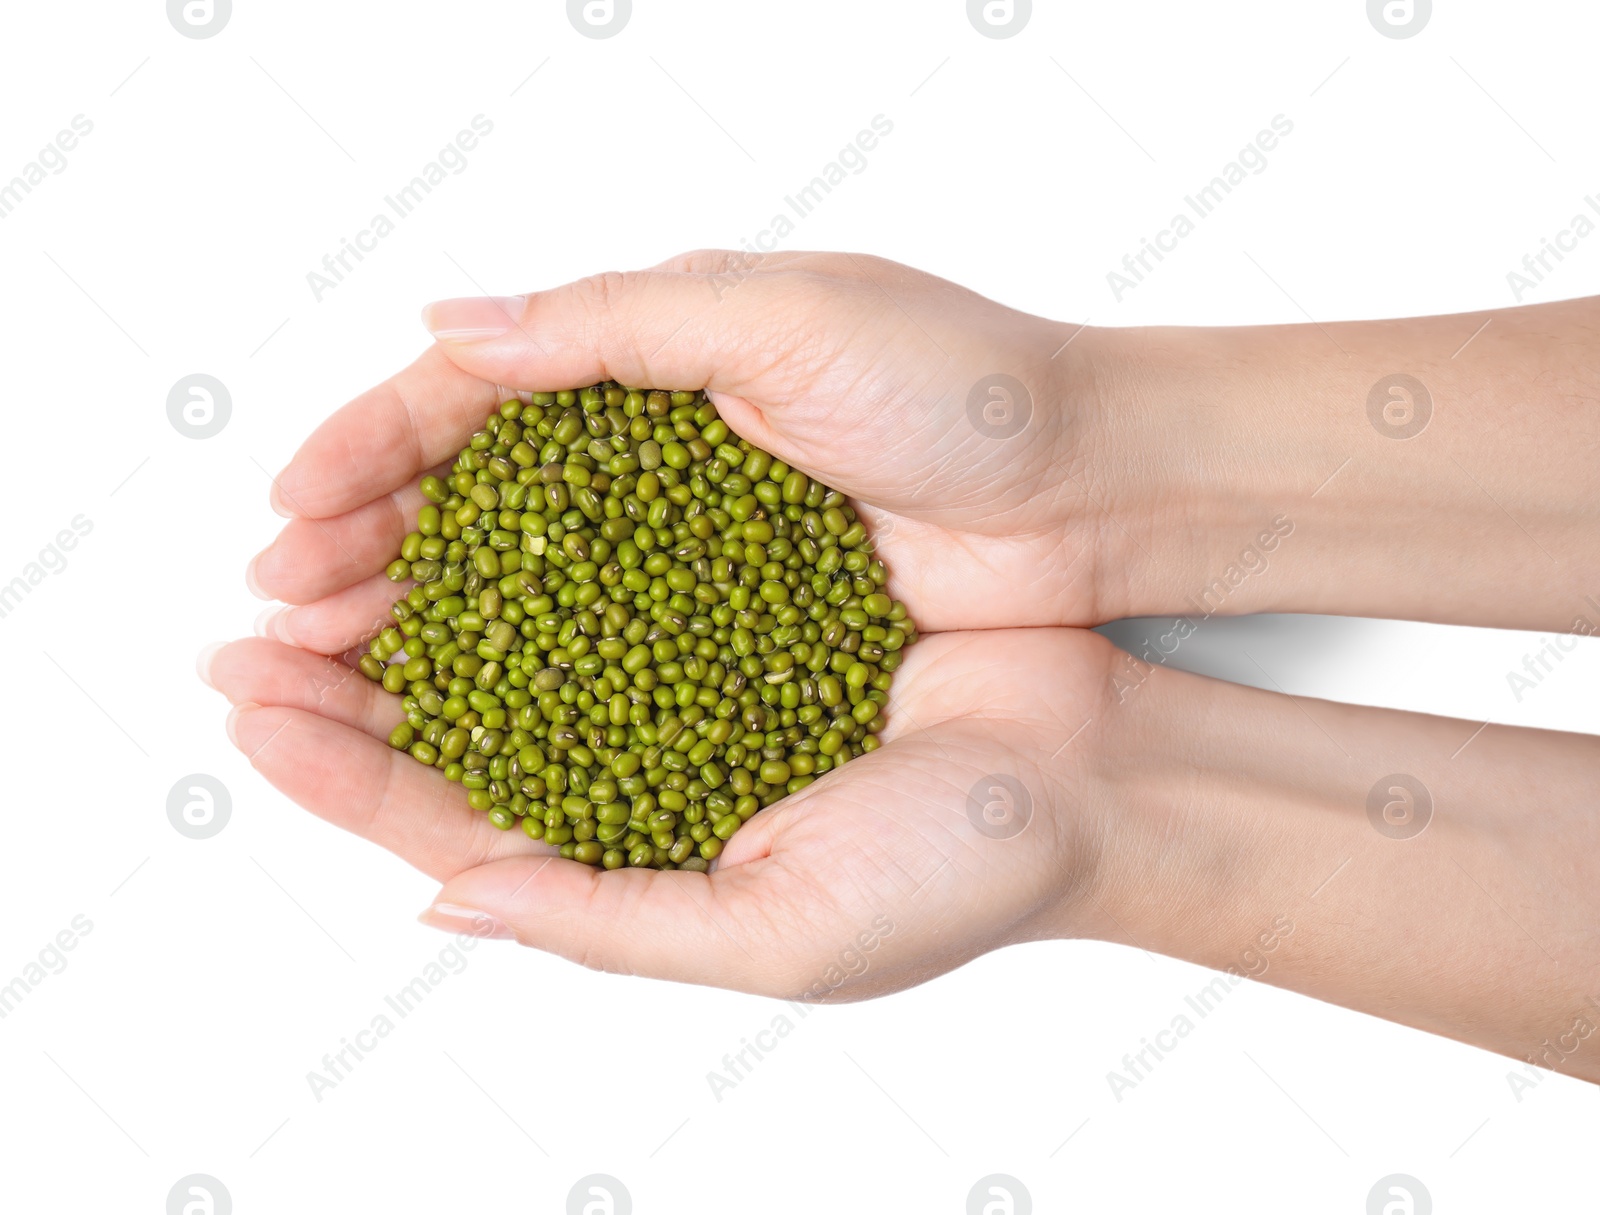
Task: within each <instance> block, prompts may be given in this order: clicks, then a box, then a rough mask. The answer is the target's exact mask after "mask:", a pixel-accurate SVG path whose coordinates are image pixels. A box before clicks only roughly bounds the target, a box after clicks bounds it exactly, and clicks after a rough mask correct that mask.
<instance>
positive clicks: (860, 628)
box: [360, 382, 917, 871]
mask: <svg viewBox="0 0 1600 1215" xmlns="http://www.w3.org/2000/svg"><path fill="white" fill-rule="evenodd" d="M421 489H422V495H423V497H424V498H425V499H426V500H427V502H426V504H425V505H424V506H423V507H422V509H421V511H420V512H419V513H418V516H417V526H416V530H415V531H413V532H411V533H410V534H409V535H407V536H406V537H405V539H404V541H403V542H402V543H401V546H400V556H399V558H398V559H397V560H396V561H394V562H393V563H392V564H391V565H390V566H389V567H388V570H387V573H388V576H389V577H390V578H391V579H392V580H394V581H395V582H406V581H411V582H414V584H415V585H413V586H412V587H411V589H410V590H408V591H407V592H406V594H405V596H404V597H403V598H401V599H399V600H397V601H396V602H395V604H394V606H393V608H392V609H391V615H392V616H393V618H394V624H393V625H392V626H390V627H388V628H385V629H384V630H383V631H382V632H381V633H379V634H378V636H377V637H376V638H374V639H373V641H372V642H371V645H370V646H369V648H368V652H367V653H366V654H364V655H363V656H362V657H361V660H360V668H361V670H362V672H363V673H364V674H365V675H367V676H368V678H370V679H372V680H374V681H376V682H379V683H381V684H382V685H383V686H384V688H386V689H387V690H388V691H390V692H394V693H398V694H403V697H404V699H403V701H402V704H403V706H404V709H405V715H406V716H405V721H403V722H402V723H401V724H400V725H399V726H397V727H396V728H395V730H394V733H393V734H392V735H390V738H389V744H390V746H392V747H394V748H396V749H398V750H403V751H407V752H409V753H410V754H411V755H412V756H413V757H414V758H415V759H417V760H418V761H420V762H421V763H425V764H429V765H431V766H433V767H435V768H438V769H440V770H441V771H443V773H444V775H445V777H446V778H447V779H448V780H451V781H456V782H459V783H460V784H461V785H462V786H463V787H465V788H466V790H467V801H468V803H469V804H470V805H471V806H473V807H474V808H475V809H477V810H483V811H487V812H488V815H489V820H490V821H491V822H492V823H493V824H494V825H495V826H496V827H499V828H502V829H504V830H509V829H511V828H513V827H520V828H521V830H522V831H524V832H526V833H527V835H528V836H529V837H530V838H532V839H535V840H543V841H545V842H546V843H549V844H552V845H557V846H559V848H560V852H561V855H562V856H564V857H568V858H570V859H573V860H578V861H582V862H584V863H586V864H590V865H600V866H603V867H605V868H607V869H618V868H621V867H623V866H633V867H654V868H660V869H689V870H698V871H704V870H705V869H706V868H707V867H708V866H709V864H710V862H711V861H713V860H715V859H716V857H717V855H718V854H719V853H720V852H721V851H722V847H723V844H724V843H725V842H726V841H727V840H728V839H730V838H732V836H733V834H734V832H735V831H737V830H738V829H739V828H740V826H741V825H743V824H744V823H745V822H747V821H748V820H749V819H750V817H751V816H752V815H754V814H755V813H756V812H757V811H758V810H760V809H761V808H762V807H763V806H768V805H771V804H772V803H773V802H775V801H777V800H778V799H779V798H781V797H783V796H784V795H785V794H787V793H793V792H795V791H796V790H799V789H802V788H804V787H805V786H806V785H808V784H810V783H811V782H812V781H813V780H815V779H816V778H817V777H819V776H821V775H823V774H824V773H826V772H829V771H831V770H832V769H834V768H836V767H838V766H840V765H841V764H843V763H845V762H847V761H848V760H850V759H851V758H853V757H855V756H859V755H861V754H863V753H864V752H867V751H871V750H874V749H875V748H876V747H877V746H878V738H877V734H878V731H879V730H880V729H881V728H882V726H883V723H884V716H883V710H884V706H885V705H886V704H887V703H888V692H889V686H890V681H891V679H892V678H893V672H894V670H895V668H896V667H898V666H899V665H900V660H901V651H902V649H903V647H905V646H906V645H909V644H910V643H911V642H913V641H915V640H916V637H917V633H916V628H915V626H914V625H913V624H912V623H911V621H910V620H908V619H907V618H906V609H905V605H904V604H903V603H900V602H897V601H894V600H892V599H890V598H889V596H888V595H887V594H885V592H884V586H885V584H886V583H887V581H888V574H887V572H886V571H885V569H884V566H883V562H882V561H880V560H878V559H877V558H875V557H874V556H873V555H872V546H871V543H870V541H869V540H868V537H867V530H866V527H865V525H864V524H863V523H862V522H861V520H859V519H858V518H857V517H856V513H855V511H854V510H853V509H852V508H851V506H850V504H849V502H848V501H847V500H846V499H845V497H844V496H843V495H842V494H840V493H838V492H837V491H835V490H831V489H829V488H827V487H826V486H824V485H822V484H820V483H819V482H817V481H814V480H812V479H811V478H809V477H808V476H806V474H805V473H803V472H800V471H798V470H796V469H792V468H790V467H789V466H788V465H786V464H785V463H783V462H782V461H781V460H776V459H774V458H773V457H772V456H770V455H769V454H768V453H766V452H764V451H762V450H760V449H759V448H756V447H752V446H751V445H750V444H749V443H747V442H745V441H744V440H743V439H740V438H738V437H737V436H736V435H734V434H733V433H732V432H731V431H730V430H729V429H728V425H727V423H725V422H724V421H722V419H721V418H719V417H718V416H717V411H716V407H715V406H714V405H713V404H712V403H711V402H710V401H709V400H707V398H706V396H705V394H704V393H703V392H662V391H646V390H640V389H629V388H624V387H622V386H621V385H618V384H615V383H609V382H608V383H603V384H597V385H594V386H592V387H589V388H583V389H580V390H574V391H568V392H539V393H533V394H532V399H531V402H530V403H524V402H523V401H521V400H510V401H507V402H505V404H503V405H502V406H501V407H500V409H499V410H498V411H497V412H496V413H494V414H492V415H491V416H490V417H489V419H488V421H487V422H486V423H485V425H484V427H483V429H482V430H480V431H478V432H477V433H476V434H474V435H473V436H472V439H471V442H470V443H469V444H468V445H467V447H466V448H465V449H463V450H462V452H461V453H460V455H459V456H457V457H456V460H455V462H454V464H453V465H452V467H451V469H450V471H449V472H448V474H446V475H445V476H443V477H438V476H426V477H424V478H423V479H422V485H421Z"/></svg>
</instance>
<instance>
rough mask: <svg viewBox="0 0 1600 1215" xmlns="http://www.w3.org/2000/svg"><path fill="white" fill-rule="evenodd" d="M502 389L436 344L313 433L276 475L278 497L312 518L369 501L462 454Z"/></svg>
mask: <svg viewBox="0 0 1600 1215" xmlns="http://www.w3.org/2000/svg"><path fill="white" fill-rule="evenodd" d="M501 395H502V392H501V389H500V388H499V387H497V386H496V385H494V384H490V383H488V382H487V381H485V380H480V379H479V378H478V377H477V376H474V375H471V374H469V373H468V372H465V371H463V370H461V368H459V367H457V366H456V365H455V364H454V363H452V362H451V361H450V360H449V359H448V358H447V357H446V356H445V353H444V351H443V350H441V349H440V348H439V347H438V346H437V345H435V346H431V347H429V348H428V350H427V351H425V352H424V353H423V355H422V357H421V358H419V359H418V360H417V361H416V362H414V363H412V364H411V366H409V367H407V368H406V369H405V370H404V371H402V372H400V373H399V374H398V375H395V376H392V377H390V378H389V379H387V380H385V381H384V382H383V383H381V384H379V385H378V386H377V387H376V388H369V389H368V390H367V391H366V392H364V393H362V394H361V395H360V396H358V397H357V398H356V399H355V400H353V401H351V402H350V403H349V404H348V405H345V406H344V407H343V408H341V409H340V410H339V411H338V412H337V413H335V414H334V415H333V416H332V417H331V418H329V419H328V420H327V421H326V422H324V423H322V425H321V426H318V427H317V429H316V430H314V431H313V432H312V433H311V437H310V438H308V439H307V440H306V441H305V442H304V443H302V444H301V445H300V450H299V451H297V452H295V454H294V458H293V459H291V460H290V461H289V464H288V466H287V467H286V468H285V469H284V470H283V471H282V472H281V473H279V474H278V475H277V477H275V478H274V479H273V484H272V500H273V505H274V507H275V508H276V509H277V510H278V512H279V513H280V514H284V515H289V516H298V517H300V518H306V519H326V518H328V517H330V516H333V515H342V514H344V513H345V512H346V511H350V510H354V509H355V508H356V507H358V506H364V505H365V504H366V503H368V502H371V501H372V500H373V499H374V498H377V497H380V496H381V495H383V494H387V493H390V492H392V491H393V490H395V489H397V488H399V487H400V486H402V485H404V484H405V483H406V482H408V481H410V480H412V479H413V478H416V477H420V476H421V475H422V473H423V472H424V471H425V470H426V469H429V468H431V467H433V466H434V465H435V464H438V463H440V462H441V461H443V460H446V459H449V458H450V457H452V456H454V455H455V454H456V453H457V452H458V451H460V449H461V446H462V444H463V443H465V442H466V439H467V436H468V435H470V434H472V432H473V431H475V430H477V429H478V428H479V427H481V426H482V425H483V421H484V419H485V418H486V417H488V415H489V412H490V411H491V410H492V409H494V407H495V406H496V405H499V404H500V401H501ZM505 395H506V396H510V395H512V394H511V393H510V392H509V391H507V392H506V393H505Z"/></svg>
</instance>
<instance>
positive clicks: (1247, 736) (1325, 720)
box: [1097, 669, 1600, 1081]
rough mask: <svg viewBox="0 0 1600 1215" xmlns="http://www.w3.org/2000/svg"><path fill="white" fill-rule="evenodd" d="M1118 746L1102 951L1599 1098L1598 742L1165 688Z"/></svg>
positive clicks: (1161, 682) (1170, 684)
mask: <svg viewBox="0 0 1600 1215" xmlns="http://www.w3.org/2000/svg"><path fill="white" fill-rule="evenodd" d="M1104 728H1105V729H1106V730H1107V731H1109V732H1110V734H1111V736H1112V737H1109V738H1108V739H1107V740H1106V741H1107V743H1108V744H1109V745H1108V746H1106V747H1104V748H1102V749H1099V753H1100V754H1102V755H1104V756H1105V757H1106V758H1104V759H1103V760H1101V761H1099V762H1100V763H1102V764H1103V765H1104V770H1103V771H1101V772H1100V773H1099V774H1098V778H1099V779H1100V780H1101V781H1103V782H1104V788H1105V789H1106V790H1107V796H1108V797H1110V798H1112V799H1113V800H1114V804H1115V805H1116V806H1117V807H1118V812H1117V813H1116V814H1115V815H1114V816H1108V820H1109V821H1108V825H1107V827H1106V835H1105V843H1104V846H1103V848H1102V849H1101V870H1102V879H1101V886H1100V891H1099V893H1098V894H1097V899H1098V901H1099V902H1100V903H1101V904H1102V905H1103V907H1104V910H1105V912H1106V913H1107V918H1106V920H1105V924H1106V925H1107V928H1106V930H1105V932H1104V935H1105V936H1107V937H1109V938H1111V939H1122V940H1127V941H1131V942H1132V943H1135V944H1138V945H1140V946H1142V947H1143V948H1146V949H1150V950H1153V951H1157V952H1161V953H1166V954H1170V955H1173V956H1177V957H1181V958H1185V959H1187V960H1190V961H1194V962H1198V963H1201V964H1203V965H1207V966H1212V967H1216V968H1218V969H1232V970H1233V971H1234V972H1235V973H1243V974H1248V975H1251V976H1252V977H1259V978H1261V979H1263V980H1264V981H1266V982H1269V983H1274V984H1277V985H1279V986H1282V987H1287V988H1290V989H1293V990H1296V991H1300V992H1303V993H1305V994H1307V995H1312V996H1315V997H1317V998H1319V999H1323V1000H1328V1001H1331V1002H1334V1003H1337V1004H1343V1005H1346V1006H1348V1007H1351V1008H1355V1009H1359V1010H1361V1011H1364V1012H1368V1013H1372V1014H1374V1015H1376V1016H1381V1017H1386V1018H1388V1019H1390V1020H1395V1021H1399V1022H1402V1023H1404V1024H1407V1025H1412V1026H1416V1027H1418V1028H1421V1029H1425V1030H1428V1031H1431V1032H1433V1033H1438V1034H1443V1035H1446V1036H1449V1037H1453V1038H1457V1039H1460V1040H1462V1041H1465V1042H1469V1043H1472V1044H1473V1045H1477V1046H1481V1047H1484V1048H1486V1049H1489V1050H1494V1051H1498V1052H1500V1053H1502V1054H1506V1055H1511V1056H1514V1057H1516V1058H1519V1059H1524V1060H1527V1059H1530V1058H1531V1059H1533V1060H1534V1061H1535V1062H1539V1063H1540V1064H1541V1065H1542V1066H1546V1067H1550V1068H1554V1069H1557V1070H1562V1071H1567V1072H1570V1073H1572V1074H1574V1075H1578V1076H1582V1077H1584V1078H1586V1079H1589V1080H1594V1081H1600V1034H1594V1036H1593V1037H1590V1036H1589V1035H1590V1032H1591V1027H1592V1028H1600V806H1597V803H1596V790H1600V739H1594V738H1589V737H1586V736H1581V735H1568V734H1557V733H1550V732H1543V731H1532V730H1511V729H1502V728H1500V727H1490V728H1489V729H1487V730H1484V731H1482V733H1481V734H1479V735H1478V736H1477V737H1475V738H1474V737H1472V736H1473V732H1474V726H1473V725H1472V724H1471V723H1467V722H1460V721H1452V720H1449V719H1444V718H1435V717H1422V716H1417V715H1411V714H1405V713H1397V712H1392V711H1388V710H1377V709H1368V708H1358V707H1353V706H1347V705H1338V704H1332V703H1328V702H1324V701H1308V700H1301V701H1298V702H1297V703H1291V702H1290V701H1289V699H1288V698H1287V697H1284V696H1279V695H1274V694H1271V693H1266V692H1261V691H1257V690H1255V689H1249V688H1241V687H1236V686H1234V685H1230V684H1223V683H1217V682H1213V681H1210V680H1205V679H1202V678H1200V677H1198V676H1193V675H1189V674H1186V673H1183V672H1178V671H1173V670H1168V669H1157V670H1153V671H1151V672H1150V673H1149V675H1148V677H1147V678H1146V679H1145V681H1144V682H1143V683H1141V684H1140V685H1139V686H1138V687H1137V689H1136V690H1135V691H1134V692H1133V693H1132V694H1131V695H1129V696H1127V697H1126V698H1125V700H1124V701H1123V703H1120V704H1114V706H1113V707H1111V708H1110V709H1109V710H1108V711H1107V713H1106V718H1105V722H1104ZM1267 739H1270V740H1271V743H1272V745H1271V746H1270V747H1267V746H1265V745H1263V743H1264V740H1267ZM1469 739H1470V740H1471V741H1470V742H1469ZM1463 744H1466V745H1465V746H1464V745H1463ZM1396 776H1404V777H1406V778H1408V779H1407V780H1398V779H1392V778H1394V777H1396ZM1413 782H1416V783H1413ZM1408 785H1409V786H1410V788H1411V789H1412V790H1415V791H1417V792H1416V794H1415V796H1414V797H1413V796H1412V795H1410V794H1408V793H1406V792H1404V791H1403V790H1404V789H1405V788H1406V787H1407V786H1408ZM1375 789H1376V791H1377V792H1376V793H1374V790H1375ZM1430 802H1431V808H1430ZM1408 812H1409V815H1410V817H1409V819H1408V818H1407V814H1408ZM1424 820H1426V821H1425V825H1421V824H1423V823H1424ZM1419 825H1421V826H1420V830H1419V829H1418V828H1419ZM1380 827H1381V828H1382V829H1380ZM1386 832H1387V834H1386ZM1413 832H1414V834H1413ZM1580 1021H1581V1024H1580Z"/></svg>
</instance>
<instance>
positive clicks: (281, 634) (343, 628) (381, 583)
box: [261, 574, 412, 654]
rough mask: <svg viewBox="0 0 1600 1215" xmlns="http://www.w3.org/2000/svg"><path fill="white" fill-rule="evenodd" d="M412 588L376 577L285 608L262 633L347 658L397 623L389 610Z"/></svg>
mask: <svg viewBox="0 0 1600 1215" xmlns="http://www.w3.org/2000/svg"><path fill="white" fill-rule="evenodd" d="M411 585H412V584H411V583H409V582H390V581H389V579H388V577H387V576H386V575H384V574H375V575H373V576H372V577H371V578H365V579H363V580H362V581H360V582H357V583H355V584H353V585H351V586H347V587H345V588H344V589H343V590H342V591H335V592H334V593H333V594H331V595H329V596H328V597H327V598H326V599H319V600H317V601H316V602H315V603H308V604H304V605H302V606H299V607H287V608H283V609H281V610H280V611H279V612H278V613H277V614H276V615H274V616H272V617H271V618H270V619H268V620H266V621H264V623H263V624H262V626H261V631H262V632H263V633H264V634H265V635H266V636H269V637H275V638H277V639H278V640H279V641H281V642H283V643H284V644H285V645H297V646H300V647H301V648H303V649H307V650H312V651H314V652H316V653H318V654H346V653H349V652H350V651H351V650H353V649H355V648H356V647H357V646H358V645H361V644H362V643H363V642H365V641H368V640H370V639H371V638H373V637H375V636H377V634H378V633H380V632H382V631H383V630H384V629H386V628H388V627H389V626H390V625H391V624H393V623H394V617H393V616H391V615H390V614H389V609H390V608H391V607H393V606H394V604H395V601H396V600H398V599H400V598H401V597H402V596H403V595H404V594H405V593H406V591H407V589H409V588H410V586H411Z"/></svg>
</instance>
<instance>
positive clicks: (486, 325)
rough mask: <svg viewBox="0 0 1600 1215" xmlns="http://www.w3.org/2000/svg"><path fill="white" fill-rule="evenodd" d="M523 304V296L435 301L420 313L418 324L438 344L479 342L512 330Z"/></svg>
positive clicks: (524, 301)
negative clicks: (425, 327)
mask: <svg viewBox="0 0 1600 1215" xmlns="http://www.w3.org/2000/svg"><path fill="white" fill-rule="evenodd" d="M527 303H528V297H527V296H525V295H511V296H470V297H468V298H466V299H458V300H439V301H438V302H437V303H433V304H429V305H428V306H427V307H426V308H424V309H423V310H422V323H423V324H424V325H426V326H427V327H428V332H429V333H431V334H433V336H434V337H436V338H438V339H439V340H440V341H442V342H482V341H486V340H487V339H489V338H492V337H499V336H500V335H501V334H502V333H505V332H506V331H507V330H509V329H512V328H514V327H515V326H516V325H517V324H518V323H519V322H520V321H521V320H522V313H523V310H524V309H525V308H526V307H527Z"/></svg>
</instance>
